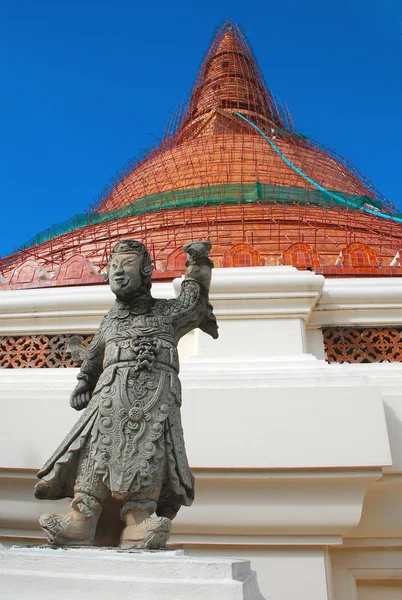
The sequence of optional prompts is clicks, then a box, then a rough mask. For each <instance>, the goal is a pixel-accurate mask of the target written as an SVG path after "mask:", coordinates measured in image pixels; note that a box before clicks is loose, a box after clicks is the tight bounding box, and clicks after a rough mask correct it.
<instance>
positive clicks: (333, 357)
mask: <svg viewBox="0 0 402 600" xmlns="http://www.w3.org/2000/svg"><path fill="white" fill-rule="evenodd" d="M323 336H324V348H325V354H326V358H327V361H328V362H336V363H344V362H346V363H378V362H402V327H366V328H357V327H328V328H325V329H323Z"/></svg>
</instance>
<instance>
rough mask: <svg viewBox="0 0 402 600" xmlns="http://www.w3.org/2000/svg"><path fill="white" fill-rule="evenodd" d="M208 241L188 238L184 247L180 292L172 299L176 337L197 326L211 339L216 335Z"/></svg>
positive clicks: (211, 264)
mask: <svg viewBox="0 0 402 600" xmlns="http://www.w3.org/2000/svg"><path fill="white" fill-rule="evenodd" d="M210 249H211V243H210V242H204V241H203V242H190V243H189V244H186V245H185V246H184V248H183V250H184V251H185V252H186V253H187V256H188V260H187V262H186V267H187V269H186V273H185V276H184V279H183V282H182V284H181V293H180V295H179V296H178V298H176V300H174V301H172V307H173V312H172V316H173V318H174V325H175V330H176V337H177V339H180V337H182V336H183V335H185V334H186V333H188V332H189V331H191V330H192V329H195V328H196V327H199V328H200V329H202V331H205V333H208V334H209V335H210V336H212V337H213V338H214V339H216V338H217V337H218V325H217V322H216V318H215V315H214V314H213V311H212V306H211V304H210V303H209V299H208V293H209V288H210V285H211V271H212V269H213V266H214V265H213V262H212V260H211V259H210V258H209V256H208V254H209V251H210Z"/></svg>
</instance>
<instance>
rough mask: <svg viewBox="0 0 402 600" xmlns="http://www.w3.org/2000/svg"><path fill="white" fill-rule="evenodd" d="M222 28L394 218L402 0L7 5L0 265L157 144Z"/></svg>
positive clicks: (299, 124) (1, 66)
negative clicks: (241, 41) (239, 36)
mask: <svg viewBox="0 0 402 600" xmlns="http://www.w3.org/2000/svg"><path fill="white" fill-rule="evenodd" d="M226 19H231V20H232V21H234V22H236V23H238V25H240V27H241V28H242V30H243V32H244V34H245V35H246V37H247V39H248V41H249V43H250V45H251V47H252V49H253V51H254V53H255V55H256V57H257V60H258V62H259V64H260V67H261V69H262V72H263V74H264V76H265V79H266V82H267V84H268V86H269V88H270V89H271V90H272V91H273V92H274V93H275V94H276V95H278V96H279V98H280V99H281V101H282V102H284V103H286V104H287V105H288V107H289V109H290V112H291V114H292V116H293V119H294V121H295V125H296V129H297V130H298V131H299V132H301V133H305V134H308V135H310V136H312V137H313V138H315V139H318V140H320V141H321V142H323V143H325V144H327V145H328V146H330V147H332V148H334V149H335V150H337V151H338V152H339V153H341V154H343V155H345V156H346V157H347V158H348V159H349V160H351V161H352V162H353V163H354V164H355V165H356V166H357V167H358V168H359V169H360V170H361V171H362V172H363V173H364V174H365V175H367V176H368V177H370V179H371V180H372V181H373V182H374V184H375V185H376V186H377V187H378V189H379V190H380V191H381V192H382V193H384V194H385V196H386V197H387V198H388V199H389V200H390V201H392V202H393V203H394V204H396V205H398V206H399V207H400V208H401V210H402V193H401V187H402V186H401V181H400V180H401V170H402V152H401V140H402V116H401V113H402V67H401V65H402V61H401V59H402V2H401V0H350V1H346V0H337V1H336V2H334V1H332V0H326V1H322V0H320V1H318V0H304V1H303V2H301V1H296V0H281V2H273V1H270V0H260V1H258V2H257V1H255V0H248V1H247V2H239V1H237V0H235V1H231V2H228V1H215V2H213V1H210V0H207V1H204V2H202V3H195V2H194V3H191V4H190V3H189V2H183V1H182V0H180V1H174V2H170V3H168V2H159V1H154V2H148V3H147V2H141V3H139V2H134V1H128V0H113V2H112V1H111V0H97V1H95V0H80V1H78V0H70V1H69V2H63V0H60V1H58V2H55V1H54V0H36V1H35V2H33V1H32V0H3V1H2V2H1V3H0V91H1V93H0V180H1V191H0V193H1V221H2V227H1V234H2V235H1V237H0V255H1V256H4V255H6V254H8V253H10V252H11V251H12V250H13V248H15V247H17V246H18V245H20V244H22V243H23V242H25V241H27V240H29V239H30V238H31V237H33V236H34V235H35V233H37V232H38V231H41V230H43V229H45V228H47V227H49V226H51V225H52V224H54V223H58V222H61V221H64V220H66V219H68V218H69V217H71V216H73V215H74V214H75V213H79V212H85V210H86V209H87V208H88V207H89V205H90V204H91V203H92V202H93V200H94V198H95V197H96V196H97V195H98V194H99V193H100V191H101V190H102V188H103V187H104V185H105V184H106V183H108V182H109V180H110V178H111V177H112V176H113V175H115V174H116V172H117V171H119V170H120V169H121V167H122V166H123V165H124V164H125V163H126V161H127V160H128V159H129V158H131V157H134V156H136V155H137V154H138V153H139V151H140V150H141V149H144V148H147V147H149V146H151V145H154V144H155V143H157V140H158V138H159V137H160V136H161V134H162V132H163V130H164V127H165V124H166V122H167V121H168V120H169V118H170V116H171V113H172V112H174V111H175V110H176V108H177V106H178V105H179V104H181V103H182V101H183V99H184V98H186V96H187V95H188V94H189V92H190V90H191V87H192V84H193V82H194V79H195V77H196V74H197V70H198V68H199V66H200V63H201V62H202V59H203V56H204V54H205V52H206V50H207V49H208V46H209V43H210V42H211V39H212V37H213V34H214V33H215V32H216V29H217V28H218V27H219V25H221V24H222V23H223V22H224V21H225V20H226Z"/></svg>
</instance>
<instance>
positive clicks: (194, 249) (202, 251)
mask: <svg viewBox="0 0 402 600" xmlns="http://www.w3.org/2000/svg"><path fill="white" fill-rule="evenodd" d="M211 248H212V245H211V242H205V241H203V242H190V243H189V244H186V245H185V246H184V247H183V250H184V252H187V254H188V256H189V258H190V259H197V258H198V259H199V258H206V257H208V253H209V251H210V250H211Z"/></svg>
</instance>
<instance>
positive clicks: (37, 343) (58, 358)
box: [0, 334, 93, 369]
mask: <svg viewBox="0 0 402 600" xmlns="http://www.w3.org/2000/svg"><path fill="white" fill-rule="evenodd" d="M72 337H73V334H66V335H22V336H0V368H3V369H22V368H28V369H37V368H66V367H76V366H77V363H75V362H74V361H73V359H72V358H71V357H70V355H69V353H68V352H67V344H68V342H69V341H70V340H71V338H72ZM81 337H82V340H83V346H84V347H86V346H88V345H89V344H90V342H91V340H92V338H93V335H84V336H81Z"/></svg>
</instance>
